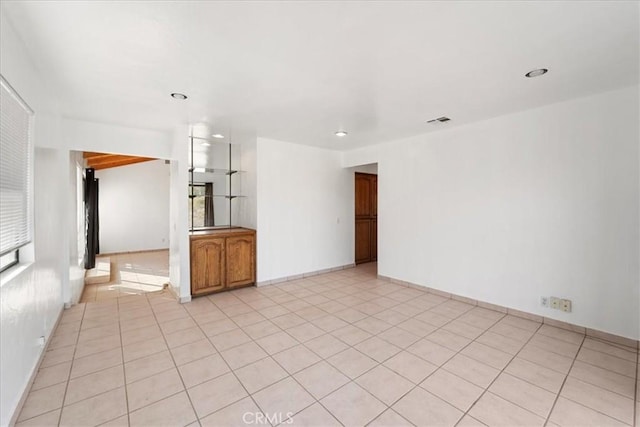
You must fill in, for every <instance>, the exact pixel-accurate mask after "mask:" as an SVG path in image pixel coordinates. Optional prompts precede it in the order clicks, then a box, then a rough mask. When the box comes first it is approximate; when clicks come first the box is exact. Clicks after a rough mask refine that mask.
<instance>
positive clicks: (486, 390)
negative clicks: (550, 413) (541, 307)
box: [456, 313, 559, 425]
mask: <svg viewBox="0 0 640 427" xmlns="http://www.w3.org/2000/svg"><path fill="white" fill-rule="evenodd" d="M506 316H508V314H507V313H505V317H506ZM503 319H504V317H503ZM500 320H502V319H500ZM532 322H534V321H533V320H532ZM496 323H497V322H496ZM536 323H538V322H536ZM494 325H495V324H494ZM542 325H543V324H542V323H540V324H539V326H538V327H537V328H536V330H535V331H533V333H532V334H531V336H530V337H529V339H527V341H526V342H525V343H524V344H523V346H522V347H521V348H520V350H518V352H517V353H516V354H514V355H512V356H511V358H510V359H509V361H508V362H507V363H506V364H505V365H504V367H503V368H502V369H500V372H499V373H498V375H496V376H495V378H494V379H493V380H492V381H491V382H490V383H489V384H488V385H487V386H486V387H484V390H483V391H482V393H480V396H478V397H477V398H476V399H475V400H474V401H473V403H472V404H471V405H470V406H469V408H468V409H467V410H466V411H465V412H464V415H463V416H462V418H464V417H465V416H467V415H469V416H470V417H472V418H473V415H471V414H470V412H471V410H472V409H473V408H474V406H476V404H477V403H478V402H479V401H480V399H482V397H483V396H484V395H485V394H487V393H491V392H490V391H489V388H491V386H492V385H493V384H494V383H495V382H496V380H497V379H498V378H499V377H500V376H501V375H502V374H503V373H504V371H505V369H507V366H509V364H510V363H511V362H512V361H513V360H514V359H515V358H516V357H518V354H520V352H521V351H522V349H524V348H525V347H526V346H527V344H529V342H530V341H531V340H532V339H533V337H534V336H535V335H536V333H538V331H539V330H540V328H542ZM474 341H475V340H474ZM558 393H559V391H558ZM492 394H493V393H492ZM498 397H500V398H501V399H503V400H506V401H507V402H509V403H511V404H512V405H515V406H517V407H519V408H520V409H523V410H525V411H527V412H529V413H531V414H533V415H536V416H538V417H540V416H539V415H538V414H536V413H534V412H532V411H531V410H529V409H527V408H524V407H522V406H520V405H518V404H517V403H514V402H511V401H510V400H508V399H505V398H504V397H501V396H498ZM462 418H460V420H458V423H460V421H461V420H462ZM541 418H542V417H541ZM474 419H475V418H474ZM458 423H456V425H457V424H458ZM483 424H484V423H483Z"/></svg>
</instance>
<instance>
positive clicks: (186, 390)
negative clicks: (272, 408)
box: [169, 301, 270, 423]
mask: <svg viewBox="0 0 640 427" xmlns="http://www.w3.org/2000/svg"><path fill="white" fill-rule="evenodd" d="M212 303H213V301H212ZM213 304H214V305H216V304H215V303H213ZM216 307H217V305H216ZM218 309H220V307H218ZM220 310H221V311H222V309H220ZM185 311H186V312H187V314H188V315H189V317H190V318H191V320H193V321H194V323H195V324H196V326H197V328H198V329H199V330H200V332H202V333H203V334H204V336H205V337H206V338H207V341H209V342H210V343H211V345H212V346H213V348H215V349H216V351H217V352H218V354H219V355H220V359H222V361H223V362H224V363H225V365H226V366H227V368H228V369H229V372H228V373H231V374H233V376H234V378H235V379H236V381H237V382H238V383H239V384H240V385H241V386H242V388H243V390H244V391H245V393H247V396H245V397H242V398H241V399H238V400H236V401H233V402H231V403H229V404H228V405H226V406H223V407H221V408H218V409H216V410H215V411H213V412H211V413H209V414H206V415H204V417H203V418H206V417H208V416H210V415H212V414H215V413H216V412H219V411H221V410H222V409H225V408H227V407H229V406H231V405H234V404H236V403H238V402H240V401H241V400H244V399H245V398H246V397H249V398H250V399H251V401H252V402H253V404H254V405H255V406H256V407H257V408H258V409H260V411H262V408H260V405H258V403H257V402H256V401H255V399H254V398H253V395H252V394H251V393H249V390H247V388H246V387H245V385H244V384H243V383H242V381H240V378H238V376H237V375H236V373H235V372H234V370H233V369H232V368H231V366H230V365H229V363H228V362H227V360H226V359H225V358H224V357H223V356H222V353H221V352H220V351H219V350H218V348H217V347H216V346H215V344H214V343H212V342H211V340H210V339H209V337H208V336H207V334H206V333H205V332H204V331H203V330H202V328H201V327H200V324H199V323H198V322H197V321H196V320H195V319H194V318H193V316H192V315H191V313H190V312H189V310H186V309H185ZM223 313H224V312H223ZM224 314H225V316H226V313H224ZM227 318H229V317H228V316H227ZM230 320H231V319H230ZM231 321H232V322H233V320H231ZM233 323H235V322H233ZM239 329H240V330H242V328H239ZM243 332H244V331H243ZM223 333H224V332H223ZM249 338H251V337H249ZM251 342H254V340H253V339H252V341H251ZM255 344H256V345H258V344H257V343H255ZM240 345H242V344H240ZM236 347H237V346H236ZM258 347H260V346H259V345H258ZM231 348H234V347H231ZM260 348H262V347H260ZM227 350H230V348H229V349H227ZM169 353H171V351H170V350H169ZM265 353H266V351H265ZM171 357H172V358H173V354H172V355H171ZM263 359H266V357H263V358H262V359H259V360H257V361H256V362H258V361H260V360H263ZM174 363H175V361H174ZM252 363H255V362H252ZM250 364H251V363H249V364H247V365H245V366H248V365H250ZM243 367H244V366H243ZM178 374H179V375H180V371H179V370H178ZM222 375H226V373H225V374H222ZM222 375H219V376H217V377H215V378H220V377H221V376H222ZM215 378H212V379H211V380H214V379H215ZM180 380H182V375H180ZM211 380H207V381H211ZM207 381H204V382H202V383H201V384H204V383H206V382H207ZM183 384H184V381H183ZM194 387H195V386H194ZM185 392H186V393H187V397H188V398H189V402H190V403H191V406H192V407H193V412H194V413H195V414H196V419H197V420H198V423H200V415H199V414H198V412H197V411H196V409H195V407H194V406H193V402H192V400H191V396H190V395H189V392H188V389H187V388H186V385H185ZM269 423H270V422H269Z"/></svg>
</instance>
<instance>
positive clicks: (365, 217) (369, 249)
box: [355, 173, 378, 264]
mask: <svg viewBox="0 0 640 427" xmlns="http://www.w3.org/2000/svg"><path fill="white" fill-rule="evenodd" d="M377 222H378V177H377V175H371V174H366V173H356V176H355V242H356V247H355V261H356V264H361V263H364V262H370V261H376V260H377V259H378V228H377Z"/></svg>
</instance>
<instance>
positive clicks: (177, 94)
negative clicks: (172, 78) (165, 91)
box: [171, 92, 187, 100]
mask: <svg viewBox="0 0 640 427" xmlns="http://www.w3.org/2000/svg"><path fill="white" fill-rule="evenodd" d="M171 97H172V98H174V99H181V100H185V99H187V95H185V94H184V93H178V92H174V93H172V94H171Z"/></svg>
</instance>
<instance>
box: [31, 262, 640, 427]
mask: <svg viewBox="0 0 640 427" xmlns="http://www.w3.org/2000/svg"><path fill="white" fill-rule="evenodd" d="M374 268H375V265H365V266H361V267H358V268H355V269H348V270H342V271H338V272H332V273H329V274H324V275H320V276H314V277H309V278H305V279H300V280H296V281H293V282H287V283H283V284H280V285H272V286H266V287H262V288H245V289H240V290H237V291H234V292H229V293H223V294H217V295H213V296H210V297H201V298H197V299H195V300H194V301H193V302H191V303H189V304H184V305H179V304H177V303H176V302H175V301H174V300H172V299H171V297H170V296H169V295H168V294H166V293H159V294H158V293H155V294H154V293H149V294H143V295H121V296H120V297H119V298H109V299H100V298H98V300H97V301H96V302H91V303H86V304H80V305H78V306H75V307H73V308H71V309H70V310H67V311H65V313H64V315H63V317H62V320H61V323H60V325H59V326H58V328H57V330H56V332H55V336H54V337H53V339H52V341H51V344H50V346H49V348H48V351H47V353H46V355H45V357H44V361H43V363H42V366H41V369H40V372H39V373H38V376H37V378H36V380H35V383H34V384H33V387H32V389H31V392H30V394H29V396H28V399H27V401H26V404H25V406H24V408H23V410H22V413H21V415H20V419H19V421H20V423H19V425H41V426H45V425H57V424H60V425H65V426H66V425H81V426H93V425H109V426H126V425H131V426H139V425H143V426H157V425H170V426H187V425H189V426H197V425H202V426H238V425H244V424H249V425H269V422H268V421H271V424H274V425H275V424H278V423H279V422H283V425H285V426H286V425H315V426H334V425H335V426H339V425H345V426H363V425H371V426H405V425H434V426H449V425H450V426H453V425H458V426H481V425H489V426H494V425H495V426H501V425H506V426H519V425H522V426H542V425H547V426H583V425H598V426H608V425H612V426H613V425H621V426H622V425H633V424H634V411H635V412H636V414H637V412H638V408H639V406H640V403H639V398H638V393H637V388H638V382H637V371H638V355H637V351H636V350H635V349H632V348H627V347H625V346H622V345H617V344H612V343H607V342H604V341H599V340H597V339H593V338H589V337H585V336H584V335H581V334H578V333H575V332H570V331H567V330H564V329H558V328H555V327H551V326H549V325H542V324H540V323H536V322H533V321H530V320H525V319H523V318H519V317H513V316H509V315H504V314H503V313H499V312H496V311H491V310H487V309H484V308H480V307H476V306H472V305H469V304H465V303H462V302H459V301H456V300H451V299H445V298H442V297H440V296H437V295H434V294H430V293H427V292H423V291H420V290H415V289H412V288H406V287H402V286H398V285H394V284H391V283H389V282H385V281H381V280H378V279H376V276H375V270H374ZM288 416H291V419H289V418H287V417H288ZM266 420H268V421H266ZM291 420H292V422H291ZM636 420H637V415H636ZM635 422H636V423H637V421H635Z"/></svg>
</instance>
